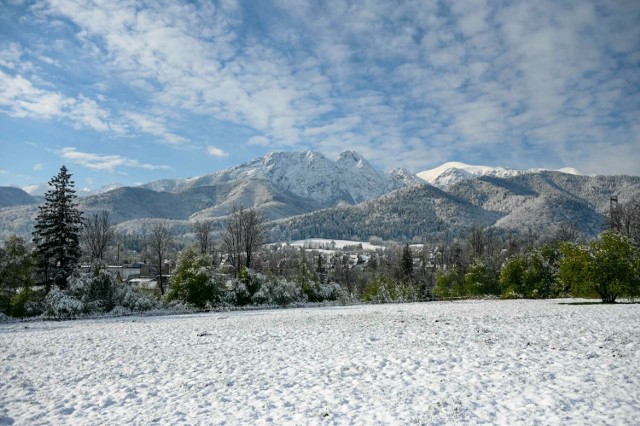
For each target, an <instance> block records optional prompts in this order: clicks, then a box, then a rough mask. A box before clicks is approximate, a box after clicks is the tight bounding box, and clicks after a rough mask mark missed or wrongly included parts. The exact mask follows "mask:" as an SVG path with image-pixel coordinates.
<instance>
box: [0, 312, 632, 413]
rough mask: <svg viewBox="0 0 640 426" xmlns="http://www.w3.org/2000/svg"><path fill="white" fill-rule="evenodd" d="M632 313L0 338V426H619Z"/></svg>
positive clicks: (154, 320)
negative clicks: (538, 425) (224, 425)
mask: <svg viewBox="0 0 640 426" xmlns="http://www.w3.org/2000/svg"><path fill="white" fill-rule="evenodd" d="M639 323H640V305H632V304H628V305H613V306H610V305H564V304H559V303H558V301H471V302H455V303H452V302H437V303H426V304H402V305H374V306H355V307H338V308H322V309H318V308H312V309H291V310H274V311H253V312H235V313H215V314H201V315H184V316H173V317H125V318H119V319H102V320H82V321H68V322H35V323H9V324H2V325H0V353H1V355H0V356H1V357H2V362H1V363H0V368H1V369H2V377H3V380H2V381H0V424H11V423H12V422H15V423H17V424H70V423H81V424H150V423H160V424H221V423H230V424H270V423H273V424H283V423H285V424H353V423H356V424H443V423H444V424H533V423H541V424H563V425H565V424H632V423H634V422H635V421H637V415H638V413H639V412H640V399H639V397H638V395H639V394H638V390H639V389H640V373H639V372H638V369H637V366H638V364H639V362H640V330H639V329H638V324H639Z"/></svg>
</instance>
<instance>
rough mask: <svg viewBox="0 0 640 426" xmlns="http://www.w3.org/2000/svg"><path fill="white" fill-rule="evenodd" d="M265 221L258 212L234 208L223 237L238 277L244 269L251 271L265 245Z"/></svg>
mask: <svg viewBox="0 0 640 426" xmlns="http://www.w3.org/2000/svg"><path fill="white" fill-rule="evenodd" d="M264 241H265V227H264V219H263V218H262V216H261V215H260V213H258V212H257V211H256V210H253V209H248V210H245V209H244V208H243V207H242V206H241V207H240V208H238V207H236V206H233V211H232V212H231V215H229V217H228V218H227V225H226V230H225V233H224V235H223V237H222V242H223V244H224V248H225V250H226V252H227V253H228V255H229V258H230V260H231V264H232V265H233V269H234V272H235V275H236V276H239V274H240V271H241V270H242V268H243V267H244V268H247V269H250V268H251V266H252V262H253V257H254V254H255V252H256V250H258V248H259V247H260V246H261V245H262V244H264Z"/></svg>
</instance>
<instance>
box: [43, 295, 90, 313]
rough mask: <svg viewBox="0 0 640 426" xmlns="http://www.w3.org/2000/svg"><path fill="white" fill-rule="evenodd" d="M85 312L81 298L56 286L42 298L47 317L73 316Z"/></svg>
mask: <svg viewBox="0 0 640 426" xmlns="http://www.w3.org/2000/svg"><path fill="white" fill-rule="evenodd" d="M85 312H86V308H85V304H84V303H82V301H81V300H79V299H77V298H76V297H74V296H72V295H70V294H68V293H67V292H65V291H62V290H60V289H58V288H53V289H52V290H51V291H50V292H49V294H47V296H46V297H45V298H44V314H45V315H46V316H48V317H53V318H74V317H77V316H79V315H82V314H84V313H85Z"/></svg>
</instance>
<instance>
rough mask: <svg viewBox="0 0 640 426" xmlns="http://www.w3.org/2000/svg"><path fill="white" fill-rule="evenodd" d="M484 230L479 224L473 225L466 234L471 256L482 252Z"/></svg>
mask: <svg viewBox="0 0 640 426" xmlns="http://www.w3.org/2000/svg"><path fill="white" fill-rule="evenodd" d="M485 239H486V238H485V231H484V228H483V227H482V226H480V225H475V226H474V227H473V229H472V230H471V232H470V233H469V235H468V236H467V244H468V246H469V249H470V250H471V258H472V259H475V258H477V257H480V256H482V255H483V254H484V249H485Z"/></svg>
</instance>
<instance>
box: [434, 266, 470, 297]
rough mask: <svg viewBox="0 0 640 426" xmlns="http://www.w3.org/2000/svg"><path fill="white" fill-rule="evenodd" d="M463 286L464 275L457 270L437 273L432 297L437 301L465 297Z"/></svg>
mask: <svg viewBox="0 0 640 426" xmlns="http://www.w3.org/2000/svg"><path fill="white" fill-rule="evenodd" d="M464 286H465V280H464V275H463V274H462V272H460V271H459V270H458V268H452V269H449V270H447V271H439V272H438V274H437V275H436V285H435V287H434V288H433V295H434V296H435V297H437V298H438V299H447V298H450V297H463V296H465V291H464Z"/></svg>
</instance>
